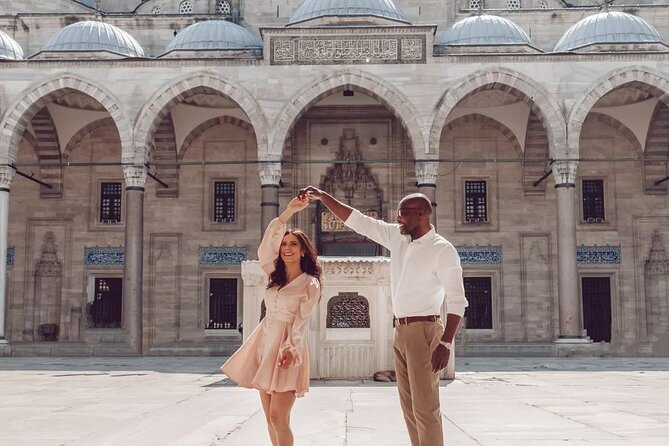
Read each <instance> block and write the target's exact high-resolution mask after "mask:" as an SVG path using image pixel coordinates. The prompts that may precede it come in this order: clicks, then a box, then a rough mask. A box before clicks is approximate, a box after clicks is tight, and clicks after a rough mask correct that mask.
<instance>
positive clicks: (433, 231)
mask: <svg viewBox="0 0 669 446" xmlns="http://www.w3.org/2000/svg"><path fill="white" fill-rule="evenodd" d="M436 233H437V230H436V229H434V226H432V225H430V230H429V231H427V232H426V233H425V234H423V235H422V236H421V237H418V238H417V239H416V240H411V236H410V235H405V236H404V237H406V239H407V241H408V242H409V243H425V242H427V241H429V240H431V239H432V237H434V236H435V234H436Z"/></svg>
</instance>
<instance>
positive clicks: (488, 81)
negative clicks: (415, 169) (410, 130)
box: [429, 68, 566, 158]
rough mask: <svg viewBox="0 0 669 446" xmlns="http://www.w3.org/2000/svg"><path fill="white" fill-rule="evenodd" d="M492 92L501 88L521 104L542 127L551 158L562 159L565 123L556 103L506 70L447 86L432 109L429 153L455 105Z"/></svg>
mask: <svg viewBox="0 0 669 446" xmlns="http://www.w3.org/2000/svg"><path fill="white" fill-rule="evenodd" d="M492 89H501V90H503V91H506V92H508V93H511V94H513V95H515V96H516V97H518V98H519V99H520V100H522V101H523V102H525V103H526V104H527V105H528V106H529V107H530V109H531V111H532V112H534V113H535V114H536V115H537V116H538V117H539V119H540V120H541V122H542V123H543V124H544V128H545V129H546V132H547V134H548V144H549V153H550V154H551V157H553V158H560V157H564V156H565V153H563V148H564V147H565V146H566V122H565V119H564V116H563V114H562V112H561V110H560V107H559V105H558V103H557V101H556V100H555V99H554V98H553V97H552V96H550V94H549V93H548V92H547V91H546V90H545V89H544V88H543V87H542V86H540V85H539V84H538V83H536V82H535V81H534V80H532V79H530V78H529V77H527V76H525V75H523V74H521V73H518V72H516V71H513V70H509V69H506V68H495V69H487V70H481V71H477V72H475V73H473V74H471V75H469V76H467V77H466V79H463V80H460V81H456V82H455V83H453V84H452V85H451V86H449V87H448V89H447V90H446V91H445V92H444V94H443V95H442V96H441V97H440V98H439V100H438V101H437V103H436V104H435V106H434V112H433V119H432V127H431V128H430V134H429V147H430V152H432V153H438V151H439V141H440V140H441V134H442V131H443V129H444V125H445V123H446V120H447V119H448V116H449V115H450V113H451V111H453V109H454V108H455V107H456V106H457V105H458V103H460V101H462V100H463V99H464V98H466V97H467V96H470V95H473V94H475V93H478V92H479V91H483V90H492Z"/></svg>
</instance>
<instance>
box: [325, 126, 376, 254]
mask: <svg viewBox="0 0 669 446" xmlns="http://www.w3.org/2000/svg"><path fill="white" fill-rule="evenodd" d="M362 159H363V157H362V152H361V151H360V140H359V138H358V136H356V134H355V129H351V128H345V129H344V130H343V134H342V136H341V137H340V138H339V149H338V150H337V154H336V157H335V161H336V162H335V163H334V164H333V165H332V166H330V167H329V168H328V169H327V171H326V173H325V175H324V176H323V178H322V179H321V182H320V188H321V189H323V190H326V191H328V192H329V193H331V194H332V195H334V197H335V198H337V199H339V200H341V201H343V202H344V203H347V204H348V205H350V206H352V207H354V208H356V209H359V210H360V211H362V212H363V213H364V214H366V215H369V216H371V217H374V218H381V217H382V215H383V213H382V203H383V191H382V190H381V188H380V187H379V184H378V182H377V180H376V178H375V177H374V175H373V174H372V172H371V171H370V169H369V168H368V167H367V166H366V165H365V163H363V162H362ZM317 212H318V218H317V222H318V227H317V231H316V232H317V244H318V253H319V254H320V255H326V256H376V255H379V254H380V247H379V245H377V244H376V243H374V242H372V241H370V240H368V239H366V238H365V237H363V236H361V235H358V234H356V233H355V232H353V231H352V230H351V229H349V228H347V227H346V226H345V225H344V222H342V221H341V220H339V219H338V218H337V217H335V216H334V214H333V213H332V212H330V211H329V210H328V209H327V208H326V207H325V206H323V205H322V204H321V203H320V202H319V203H318V207H317Z"/></svg>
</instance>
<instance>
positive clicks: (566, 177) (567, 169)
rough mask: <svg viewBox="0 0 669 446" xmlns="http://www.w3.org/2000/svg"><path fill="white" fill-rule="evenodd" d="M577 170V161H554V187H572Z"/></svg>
mask: <svg viewBox="0 0 669 446" xmlns="http://www.w3.org/2000/svg"><path fill="white" fill-rule="evenodd" d="M577 170H578V161H576V160H563V161H555V162H554V163H553V177H554V178H555V187H574V185H575V184H576V171H577Z"/></svg>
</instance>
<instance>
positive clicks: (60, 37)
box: [42, 20, 144, 57]
mask: <svg viewBox="0 0 669 446" xmlns="http://www.w3.org/2000/svg"><path fill="white" fill-rule="evenodd" d="M48 51H58V52H79V51H108V52H110V53H114V54H119V55H121V56H125V57H144V50H143V49H142V47H141V46H140V45H139V43H137V41H136V40H135V39H134V38H133V37H132V36H131V35H130V34H128V33H127V32H125V31H123V30H122V29H120V28H117V27H115V26H113V25H110V24H108V23H104V22H101V21H97V20H89V21H85V22H77V23H73V24H72V25H68V26H66V27H65V28H63V29H61V30H60V31H58V32H57V33H56V34H54V35H53V37H51V39H49V41H48V42H47V44H46V45H45V46H44V48H43V49H42V52H48Z"/></svg>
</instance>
